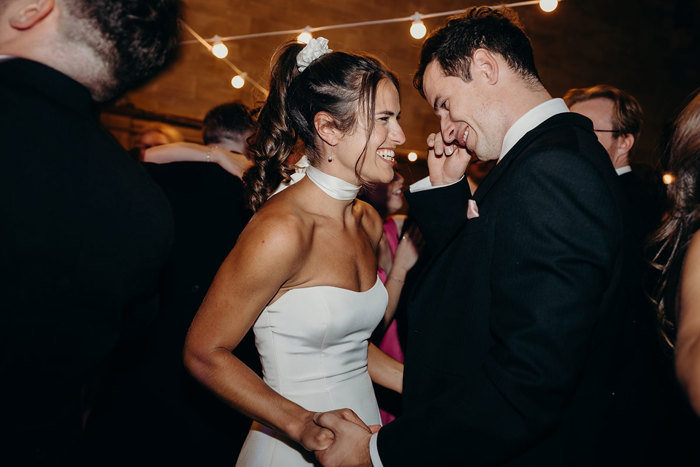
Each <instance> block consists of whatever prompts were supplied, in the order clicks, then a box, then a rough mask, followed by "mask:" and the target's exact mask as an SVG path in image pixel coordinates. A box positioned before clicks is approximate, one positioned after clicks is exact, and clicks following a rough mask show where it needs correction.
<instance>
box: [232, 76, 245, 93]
mask: <svg viewBox="0 0 700 467" xmlns="http://www.w3.org/2000/svg"><path fill="white" fill-rule="evenodd" d="M244 84H245V73H243V74H242V75H236V76H234V77H233V79H232V80H231V86H233V87H234V88H236V89H241V88H242V87H243V85H244Z"/></svg>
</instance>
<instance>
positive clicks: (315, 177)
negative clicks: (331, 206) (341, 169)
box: [270, 156, 360, 201]
mask: <svg viewBox="0 0 700 467" xmlns="http://www.w3.org/2000/svg"><path fill="white" fill-rule="evenodd" d="M306 175H308V176H309V180H311V181H312V182H313V183H314V185H316V186H317V187H319V188H320V189H321V190H323V192H324V193H326V194H327V195H328V196H330V197H331V198H335V199H338V200H341V201H349V200H351V199H355V197H356V196H357V193H358V192H359V191H360V187H359V186H357V185H353V184H352V183H348V182H346V181H345V180H341V179H339V178H338V177H334V176H333V175H328V174H327V173H325V172H321V171H320V170H318V169H317V168H316V167H312V166H311V164H309V160H308V159H307V158H306V156H303V157H302V158H301V159H300V160H299V162H297V163H296V164H295V165H294V173H293V174H292V176H291V179H290V180H289V182H287V183H280V185H279V186H278V187H277V189H276V190H275V191H274V192H273V193H272V194H271V195H270V197H273V196H274V195H276V194H277V193H279V192H280V191H282V190H284V189H285V188H288V187H290V186H292V185H294V184H295V183H296V182H298V181H299V180H301V179H302V178H304V177H305V176H306Z"/></svg>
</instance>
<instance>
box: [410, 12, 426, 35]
mask: <svg viewBox="0 0 700 467" xmlns="http://www.w3.org/2000/svg"><path fill="white" fill-rule="evenodd" d="M411 19H412V20H413V24H411V37H413V38H414V39H423V37H425V33H426V32H427V31H428V30H427V29H426V28H425V24H423V16H421V14H420V13H418V12H417V11H416V13H415V14H414V15H413V16H411Z"/></svg>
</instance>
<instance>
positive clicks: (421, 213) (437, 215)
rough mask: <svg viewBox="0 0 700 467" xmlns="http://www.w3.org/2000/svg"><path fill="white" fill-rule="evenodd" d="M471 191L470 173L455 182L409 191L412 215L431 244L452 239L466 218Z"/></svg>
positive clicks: (435, 244)
mask: <svg viewBox="0 0 700 467" xmlns="http://www.w3.org/2000/svg"><path fill="white" fill-rule="evenodd" d="M470 195H471V194H470V192H469V183H468V182H467V177H463V178H462V180H460V181H459V182H457V183H455V184H453V185H447V186H444V187H439V188H434V189H431V190H425V191H419V192H417V193H411V192H410V191H407V192H406V200H407V201H408V204H409V206H410V209H411V216H412V217H413V218H414V219H415V220H416V223H417V224H418V228H419V229H420V231H421V234H422V235H423V238H424V239H425V242H426V244H427V245H429V246H430V247H431V248H436V247H437V246H439V245H440V244H442V243H444V242H446V241H448V240H449V239H450V238H451V237H452V235H453V234H454V233H455V232H456V231H457V229H459V227H460V226H461V225H462V224H463V223H464V222H465V221H466V219H467V202H468V200H469V197H470Z"/></svg>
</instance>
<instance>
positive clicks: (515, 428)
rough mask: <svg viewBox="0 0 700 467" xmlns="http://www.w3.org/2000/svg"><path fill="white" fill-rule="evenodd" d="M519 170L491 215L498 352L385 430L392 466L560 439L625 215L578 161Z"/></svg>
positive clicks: (565, 158)
mask: <svg viewBox="0 0 700 467" xmlns="http://www.w3.org/2000/svg"><path fill="white" fill-rule="evenodd" d="M519 162H520V163H519V164H518V165H517V166H513V167H512V168H511V170H512V172H511V174H510V179H509V181H508V182H507V183H508V186H507V190H508V191H507V199H506V200H505V201H504V202H503V203H502V205H501V206H500V208H499V209H498V212H493V213H491V215H495V216H496V220H495V222H496V223H497V224H496V229H495V232H496V233H495V239H494V250H493V257H492V264H491V270H490V274H491V275H490V278H489V284H490V287H491V289H492V291H491V296H492V300H491V305H490V311H489V313H490V316H489V326H490V332H491V337H492V342H493V343H492V345H491V347H490V348H489V351H488V354H487V356H486V358H485V360H484V363H483V365H482V367H481V368H480V370H479V371H478V372H477V373H476V374H474V375H473V377H472V378H470V379H469V380H468V381H463V382H462V383H455V385H454V386H453V387H451V388H436V397H435V398H433V399H432V400H430V401H426V403H425V404H424V405H423V406H422V407H420V408H418V409H417V410H413V411H412V412H411V413H409V414H408V415H406V416H404V417H400V418H399V419H397V420H395V421H394V422H392V423H390V424H388V425H387V426H385V427H384V428H382V429H381V430H380V432H379V436H378V448H379V453H380V456H381V458H382V461H383V463H384V465H385V466H387V467H389V466H392V465H401V464H403V463H405V462H406V460H407V459H410V460H411V462H413V464H412V465H428V464H430V463H432V464H434V465H438V464H440V465H453V464H454V463H464V462H469V463H470V464H471V463H474V464H476V465H480V464H489V465H490V464H498V463H500V462H505V461H507V460H508V459H510V458H512V457H513V456H517V455H518V453H521V452H523V451H525V450H526V449H528V447H530V446H532V445H533V444H534V443H536V442H537V441H538V440H540V439H542V437H543V436H544V435H546V433H547V432H549V431H551V430H553V429H554V427H555V426H556V425H557V423H558V422H559V420H560V419H561V417H562V414H563V411H564V408H565V406H566V405H567V404H568V403H569V402H570V401H571V398H572V397H573V394H574V390H575V389H576V386H577V381H578V379H579V377H580V375H581V373H582V371H583V367H584V366H585V362H586V358H587V354H588V352H589V349H590V346H591V343H592V336H593V331H594V327H595V326H596V323H597V322H598V319H599V314H600V312H601V311H600V309H601V301H602V297H603V295H604V292H605V290H606V288H607V287H608V285H609V281H610V273H611V270H612V269H613V264H614V262H615V257H616V250H617V247H618V246H619V236H620V234H619V228H618V227H617V226H618V225H619V220H618V218H617V217H618V216H619V213H618V212H616V210H617V208H616V207H615V204H614V203H613V202H612V200H611V198H610V188H609V187H608V186H607V184H606V182H605V181H604V179H603V176H602V175H601V174H600V173H599V172H598V171H597V170H596V169H595V168H594V167H593V166H592V165H591V164H590V163H589V162H588V161H587V160H585V159H584V158H582V157H581V156H580V155H576V154H572V153H565V152H562V151H547V152H542V153H539V154H534V155H528V158H527V159H525V160H523V161H519ZM465 260H467V261H468V259H465ZM466 303H467V305H466V306H468V297H467V299H466ZM436 345H438V343H436ZM409 364H410V363H409Z"/></svg>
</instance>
